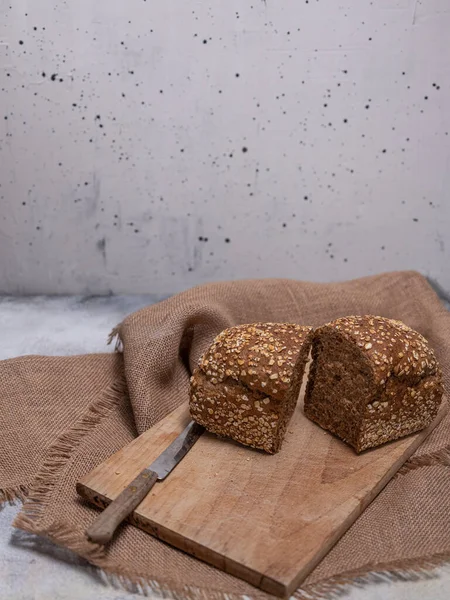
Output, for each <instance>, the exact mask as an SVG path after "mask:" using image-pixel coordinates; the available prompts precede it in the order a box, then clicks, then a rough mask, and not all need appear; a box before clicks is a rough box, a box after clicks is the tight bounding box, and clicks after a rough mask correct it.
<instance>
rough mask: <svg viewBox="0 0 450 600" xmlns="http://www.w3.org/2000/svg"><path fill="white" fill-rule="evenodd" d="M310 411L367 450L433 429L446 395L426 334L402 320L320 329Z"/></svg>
mask: <svg viewBox="0 0 450 600" xmlns="http://www.w3.org/2000/svg"><path fill="white" fill-rule="evenodd" d="M312 359H313V362H312V365H311V369H310V374H309V380H308V384H307V388H306V394H305V407H304V410H305V415H306V416H307V417H309V418H310V419H311V420H312V421H315V422H316V423H318V424H319V425H320V426H321V427H323V428H324V429H327V430H329V431H331V432H332V433H334V434H335V435H337V436H338V437H340V438H341V439H342V440H344V441H345V442H347V443H348V444H350V445H351V446H353V448H354V449H355V450H356V452H361V451H363V450H365V449H367V448H372V447H373V446H379V445H380V444H384V443H385V442H389V441H391V440H395V439H397V438H400V437H402V436H405V435H408V434H409V433H413V432H415V431H419V430H420V429H423V428H424V427H427V425H429V424H430V423H431V421H432V420H433V419H434V418H435V416H436V414H437V412H438V408H439V405H440V403H441V398H442V394H443V384H442V375H441V371H440V369H439V366H438V364H437V361H436V357H435V355H434V353H433V351H432V350H431V348H430V347H429V345H428V342H427V341H426V339H425V338H424V337H423V336H422V335H420V334H419V333H417V332H416V331H414V330H412V329H410V328H409V327H407V326H406V325H404V324H403V323H401V322H400V321H394V320H392V319H386V318H383V317H374V316H356V317H353V316H352V317H344V318H341V319H337V320H336V321H333V322H332V323H328V324H327V325H324V326H323V327H320V328H319V329H317V330H316V331H315V332H314V336H313V341H312Z"/></svg>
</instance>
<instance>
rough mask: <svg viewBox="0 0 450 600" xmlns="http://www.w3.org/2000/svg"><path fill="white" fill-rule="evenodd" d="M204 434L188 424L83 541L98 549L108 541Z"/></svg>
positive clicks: (95, 523)
mask: <svg viewBox="0 0 450 600" xmlns="http://www.w3.org/2000/svg"><path fill="white" fill-rule="evenodd" d="M204 431H205V429H204V427H202V426H201V425H199V424H198V423H195V422H194V421H191V422H190V423H189V425H187V427H185V429H184V430H183V431H182V432H181V433H180V434H179V435H178V436H177V437H176V438H175V439H174V441H173V442H172V443H171V444H170V445H169V446H168V447H167V448H166V449H165V450H164V451H163V452H162V453H161V454H160V455H159V456H158V458H156V459H155V460H154V461H153V462H152V463H151V465H149V466H148V467H146V468H145V469H143V470H142V471H141V472H140V473H139V475H138V476H137V477H135V478H134V479H133V481H132V482H131V483H130V484H128V485H127V487H126V488H125V489H124V490H123V491H122V492H121V493H120V494H119V495H118V496H117V498H116V499H115V500H113V501H112V502H111V504H109V506H107V507H106V508H105V510H104V511H103V512H102V514H101V515H100V516H99V517H97V519H96V520H95V521H94V522H93V523H92V525H91V526H90V527H89V529H88V530H87V531H86V536H87V538H88V539H89V540H90V541H91V542H96V543H97V544H102V545H104V544H107V543H108V542H109V541H111V539H112V537H113V535H114V532H115V531H116V529H117V527H118V526H119V525H120V523H122V521H123V520H124V519H126V518H127V517H128V515H130V514H131V513H132V512H133V510H134V509H135V508H136V507H137V506H138V505H139V504H140V503H141V502H142V500H143V499H144V498H145V496H146V495H147V494H148V492H149V491H150V490H151V489H152V487H153V486H154V485H155V483H156V482H157V481H162V480H163V479H165V478H166V477H167V476H168V475H169V473H171V472H172V471H173V469H174V468H175V467H176V466H177V465H178V464H179V463H180V461H181V460H182V459H183V458H184V457H185V456H186V454H187V453H188V452H189V450H190V449H191V448H192V446H193V445H194V444H195V442H196V441H197V440H198V438H199V437H200V436H201V435H202V433H203V432H204Z"/></svg>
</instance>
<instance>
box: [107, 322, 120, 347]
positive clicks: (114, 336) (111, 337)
mask: <svg viewBox="0 0 450 600" xmlns="http://www.w3.org/2000/svg"><path fill="white" fill-rule="evenodd" d="M121 325H122V323H119V324H118V325H116V327H114V328H113V329H112V331H111V333H110V334H109V335H108V340H107V342H108V346H109V345H110V344H112V343H113V342H114V340H115V344H114V352H122V350H123V342H122V338H121V337H120V326H121Z"/></svg>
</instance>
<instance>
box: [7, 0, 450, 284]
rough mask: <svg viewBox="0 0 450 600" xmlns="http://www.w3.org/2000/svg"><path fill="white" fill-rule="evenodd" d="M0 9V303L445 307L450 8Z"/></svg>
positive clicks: (136, 5) (352, 0) (193, 5)
mask: <svg viewBox="0 0 450 600" xmlns="http://www.w3.org/2000/svg"><path fill="white" fill-rule="evenodd" d="M0 7H1V12H0V14H1V21H0V90H1V95H0V127H1V131H0V134H1V137H0V160H1V162H0V202H1V208H0V291H2V292H14V293H17V292H19V293H20V292H25V293H50V292H53V293H107V292H147V291H153V292H155V293H161V294H165V293H169V292H173V291H177V290H180V289H184V288H186V287H189V286H191V285H194V284H197V283H201V282H204V281H209V280H214V279H225V278H234V277H261V276H264V277H266V276H287V277H296V278H304V279H314V280H332V279H342V278H349V277H354V276H359V275H364V274H370V273H374V272H378V271H383V270H389V269H403V268H416V269H419V270H421V271H422V272H424V273H427V274H429V275H431V276H432V277H434V278H435V279H437V280H438V281H439V282H440V284H441V285H442V286H443V287H444V288H446V289H447V290H448V289H450V269H449V267H448V263H449V244H448V239H449V234H448V232H449V230H450V198H449V189H450V169H449V162H450V147H449V142H450V138H449V135H448V134H449V131H450V88H449V84H450V44H449V31H450V7H449V3H448V0H373V1H369V0H343V1H342V2H336V1H335V0H306V1H305V0H282V1H277V2H275V1H274V0H265V1H264V0H249V2H242V1H239V2H238V1H231V0H230V1H228V2H223V1H220V0H210V1H208V2H199V1H193V0H184V1H183V2H178V1H177V2H175V1H173V0H165V1H164V2H156V1H151V0H147V1H145V0H126V1H125V0H122V1H119V0H117V1H114V2H113V1H111V0H96V1H95V2H93V1H92V0H77V1H62V0H58V1H57V0H39V2H37V1H31V0H29V1H25V0H0Z"/></svg>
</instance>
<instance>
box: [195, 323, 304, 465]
mask: <svg viewBox="0 0 450 600" xmlns="http://www.w3.org/2000/svg"><path fill="white" fill-rule="evenodd" d="M311 336H312V328H311V327H302V326H301V325H294V324H290V323H254V324H252V325H238V326H236V327H232V328H230V329H226V330H225V331H222V333H220V334H219V335H218V336H217V337H216V339H215V340H214V342H213V344H212V346H211V347H210V348H209V350H208V351H207V352H206V353H205V354H204V356H203V357H202V358H201V360H200V363H199V367H198V368H197V369H196V370H195V371H194V373H193V376H192V378H191V393H190V410H191V415H192V418H193V419H194V420H195V421H197V423H200V424H201V425H203V426H204V427H205V428H206V429H207V430H208V431H211V432H213V433H216V434H218V435H220V436H225V437H230V438H232V439H234V440H236V441H237V442H240V443H242V444H245V445H247V446H252V447H254V448H260V449H262V450H265V451H266V452H269V453H271V454H273V453H275V452H278V450H280V448H281V444H282V442H283V438H284V435H285V432H286V427H287V425H288V423H289V420H290V418H291V417H292V414H293V412H294V409H295V406H296V404H297V399H298V395H299V391H300V386H301V382H302V378H303V372H304V370H305V365H306V361H307V359H308V354H309V349H310V345H311Z"/></svg>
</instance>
